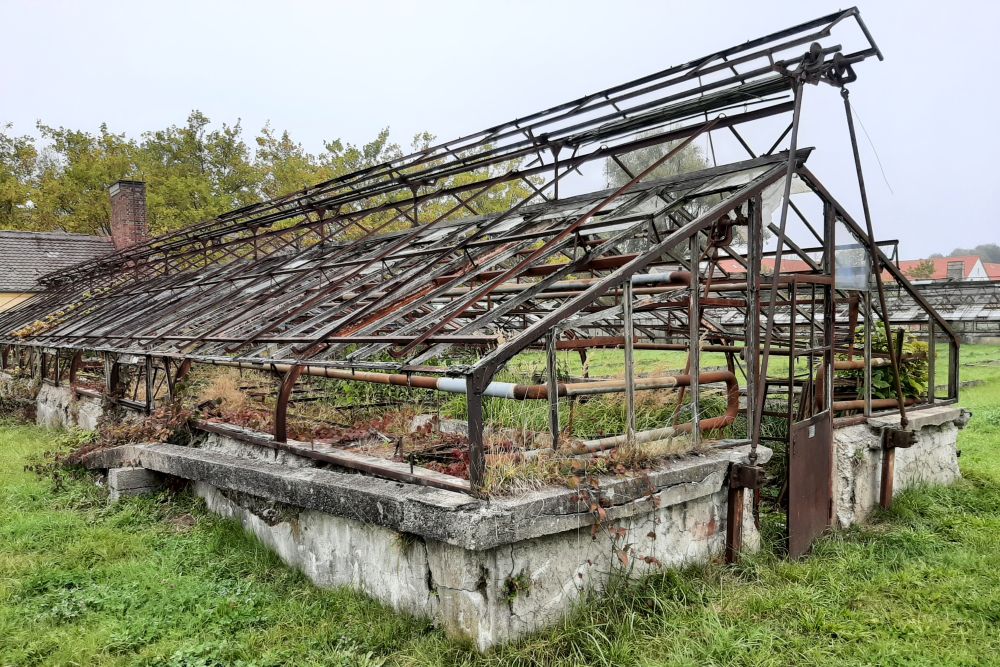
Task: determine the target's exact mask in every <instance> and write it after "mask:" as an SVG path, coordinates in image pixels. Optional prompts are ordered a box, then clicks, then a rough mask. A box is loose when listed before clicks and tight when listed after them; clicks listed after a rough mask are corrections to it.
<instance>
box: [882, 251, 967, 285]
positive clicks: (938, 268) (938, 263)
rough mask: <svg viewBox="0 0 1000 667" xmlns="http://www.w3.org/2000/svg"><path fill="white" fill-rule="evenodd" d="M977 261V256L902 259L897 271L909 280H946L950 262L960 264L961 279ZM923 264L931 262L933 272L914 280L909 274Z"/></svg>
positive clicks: (886, 275) (965, 276)
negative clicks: (928, 275)
mask: <svg viewBox="0 0 1000 667" xmlns="http://www.w3.org/2000/svg"><path fill="white" fill-rule="evenodd" d="M978 261H979V255H965V256H962V257H933V258H931V259H904V260H902V261H900V262H899V270H900V271H902V272H903V275H904V276H906V277H907V278H909V279H910V280H947V279H948V264H949V263H951V262H962V278H968V277H969V274H970V273H972V269H973V268H974V267H975V266H976V262H978ZM924 262H931V263H932V264H933V265H934V272H933V273H932V274H931V275H930V277H923V276H921V277H919V278H915V277H913V276H911V275H910V272H911V271H913V270H914V269H916V268H917V267H918V266H920V265H921V264H923V263H924ZM885 277H888V274H885Z"/></svg>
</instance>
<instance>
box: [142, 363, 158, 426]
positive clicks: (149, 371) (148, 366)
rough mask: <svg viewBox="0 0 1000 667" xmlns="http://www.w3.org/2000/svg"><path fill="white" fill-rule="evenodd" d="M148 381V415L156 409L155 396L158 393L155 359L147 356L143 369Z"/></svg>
mask: <svg viewBox="0 0 1000 667" xmlns="http://www.w3.org/2000/svg"><path fill="white" fill-rule="evenodd" d="M143 372H144V374H145V380H146V414H147V415H148V414H150V413H152V412H153V408H154V407H156V406H155V404H154V401H153V394H154V393H156V386H155V384H154V383H153V380H154V379H155V378H154V375H153V374H154V372H155V371H154V369H153V357H152V356H150V355H148V354H147V355H146V363H145V368H144V369H143Z"/></svg>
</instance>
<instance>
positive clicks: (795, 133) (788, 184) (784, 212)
mask: <svg viewBox="0 0 1000 667" xmlns="http://www.w3.org/2000/svg"><path fill="white" fill-rule="evenodd" d="M794 92H795V107H794V109H793V110H792V130H791V135H790V136H789V139H788V166H787V168H786V169H785V186H784V190H783V192H782V197H781V217H780V220H779V223H778V233H777V234H776V236H777V247H776V248H775V253H774V272H773V274H772V275H771V283H770V285H771V291H770V294H769V295H768V303H767V311H768V317H773V316H774V308H775V302H776V300H777V297H778V276H779V275H781V256H782V253H783V252H784V249H785V229H786V228H787V226H788V207H789V204H790V203H791V199H792V178H793V177H794V176H795V165H796V160H795V152H796V149H797V148H798V141H799V120H800V118H801V116H802V81H801V80H796V82H795V89H794ZM757 269H758V270H759V269H760V267H757ZM794 313H795V308H794V306H793V307H792V314H793V317H792V321H794ZM773 334H774V322H773V320H772V321H770V322H768V326H767V328H766V329H765V331H764V344H763V346H762V348H761V353H760V367H761V375H762V376H763V377H764V378H766V376H767V369H768V363H769V362H770V360H771V337H772V336H773ZM793 361H794V358H793V357H789V364H791V363H792V362H793ZM762 381H763V378H762ZM763 394H764V392H763V386H762V387H761V391H760V392H759V395H758V396H757V406H756V407H757V411H758V412H763V410H764V396H763ZM789 426H790V424H789ZM789 434H791V428H789ZM750 439H751V441H757V440H759V439H760V420H758V421H757V422H756V425H755V431H754V432H753V433H752V435H751V438H750Z"/></svg>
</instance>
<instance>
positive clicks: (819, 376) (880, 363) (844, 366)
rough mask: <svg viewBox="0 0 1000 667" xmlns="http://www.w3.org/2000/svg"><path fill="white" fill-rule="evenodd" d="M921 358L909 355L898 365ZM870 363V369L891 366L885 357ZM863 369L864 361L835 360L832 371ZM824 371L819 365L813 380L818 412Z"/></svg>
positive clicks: (821, 399) (921, 356) (821, 400)
mask: <svg viewBox="0 0 1000 667" xmlns="http://www.w3.org/2000/svg"><path fill="white" fill-rule="evenodd" d="M923 357H924V355H923V354H911V355H907V356H906V357H903V358H901V359H900V363H903V362H904V361H912V360H914V359H922V358H923ZM871 363H872V368H881V367H885V366H891V365H892V361H891V360H890V359H888V358H885V357H879V358H873V359H872V360H871ZM864 368H865V361H864V359H836V360H834V362H833V370H834V371H860V370H864ZM825 370H826V367H825V366H822V365H821V366H820V367H819V370H817V371H816V379H815V383H816V400H815V405H816V408H817V409H820V410H822V409H823V399H824V397H825V396H826V391H825V387H826V383H825V382H824V381H823V380H824V378H825V377H826V372H825ZM844 402H846V401H844ZM873 407H874V405H873ZM844 409H845V410H849V409H851V408H844Z"/></svg>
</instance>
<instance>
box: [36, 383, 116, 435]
mask: <svg viewBox="0 0 1000 667" xmlns="http://www.w3.org/2000/svg"><path fill="white" fill-rule="evenodd" d="M103 414H104V407H103V405H102V404H101V401H100V400H99V399H96V398H92V397H90V396H80V397H78V398H74V396H73V390H72V389H70V388H69V387H68V386H59V387H53V386H52V385H48V384H43V385H42V386H41V389H39V390H38V397H37V398H36V399H35V415H36V416H35V423H37V424H38V425H39V426H44V427H46V428H73V427H77V428H82V429H84V430H86V431H93V430H94V429H96V428H97V420H98V419H100V418H101V415H103Z"/></svg>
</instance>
